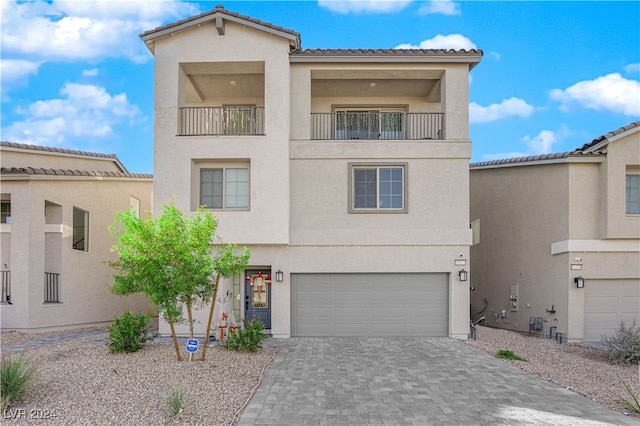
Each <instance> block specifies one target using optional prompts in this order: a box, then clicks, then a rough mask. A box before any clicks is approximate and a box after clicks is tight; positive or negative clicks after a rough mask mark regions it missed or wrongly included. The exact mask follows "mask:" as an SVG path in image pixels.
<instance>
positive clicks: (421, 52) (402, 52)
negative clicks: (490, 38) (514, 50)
mask: <svg viewBox="0 0 640 426" xmlns="http://www.w3.org/2000/svg"><path fill="white" fill-rule="evenodd" d="M470 54H471V55H480V56H482V54H483V52H482V50H480V49H469V50H466V49H460V50H455V49H304V50H298V51H295V52H291V55H292V56H334V55H358V56H379V55H392V56H436V55H470Z"/></svg>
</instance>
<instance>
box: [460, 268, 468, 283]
mask: <svg viewBox="0 0 640 426" xmlns="http://www.w3.org/2000/svg"><path fill="white" fill-rule="evenodd" d="M467 276H468V272H467V271H465V270H464V269H460V272H458V278H460V281H466V280H467Z"/></svg>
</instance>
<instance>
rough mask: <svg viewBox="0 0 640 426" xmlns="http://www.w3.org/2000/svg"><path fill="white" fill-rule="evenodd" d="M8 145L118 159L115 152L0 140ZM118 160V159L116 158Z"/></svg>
mask: <svg viewBox="0 0 640 426" xmlns="http://www.w3.org/2000/svg"><path fill="white" fill-rule="evenodd" d="M3 146H5V147H8V148H19V149H29V150H32V151H46V152H59V153H62V154H73V155H82V156H85V157H100V158H111V159H114V160H118V157H117V156H116V155H115V154H101V153H99V152H88V151H76V150H73V149H63V148H54V147H50V146H41V145H31V144H26V143H16V142H3V141H0V147H3ZM118 162H120V160H118Z"/></svg>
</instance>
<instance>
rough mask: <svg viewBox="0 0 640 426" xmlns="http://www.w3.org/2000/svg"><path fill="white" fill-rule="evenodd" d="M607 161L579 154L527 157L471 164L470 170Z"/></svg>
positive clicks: (602, 157) (594, 155) (600, 157)
mask: <svg viewBox="0 0 640 426" xmlns="http://www.w3.org/2000/svg"><path fill="white" fill-rule="evenodd" d="M604 160H605V155H604V154H591V155H585V154H577V155H573V154H572V155H569V156H567V157H562V158H550V159H540V160H528V159H527V158H526V157H525V158H523V159H522V160H521V161H512V162H508V161H505V162H500V163H493V162H486V163H471V164H470V165H469V170H486V169H504V168H508V167H525V166H540V165H550V164H576V163H602V162H604Z"/></svg>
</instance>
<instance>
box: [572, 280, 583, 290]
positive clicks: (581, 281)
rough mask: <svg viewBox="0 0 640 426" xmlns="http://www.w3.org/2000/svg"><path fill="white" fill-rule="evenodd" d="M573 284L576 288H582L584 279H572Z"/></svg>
mask: <svg viewBox="0 0 640 426" xmlns="http://www.w3.org/2000/svg"><path fill="white" fill-rule="evenodd" d="M573 282H574V283H576V287H578V288H584V278H582V277H575V278H574V279H573Z"/></svg>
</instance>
